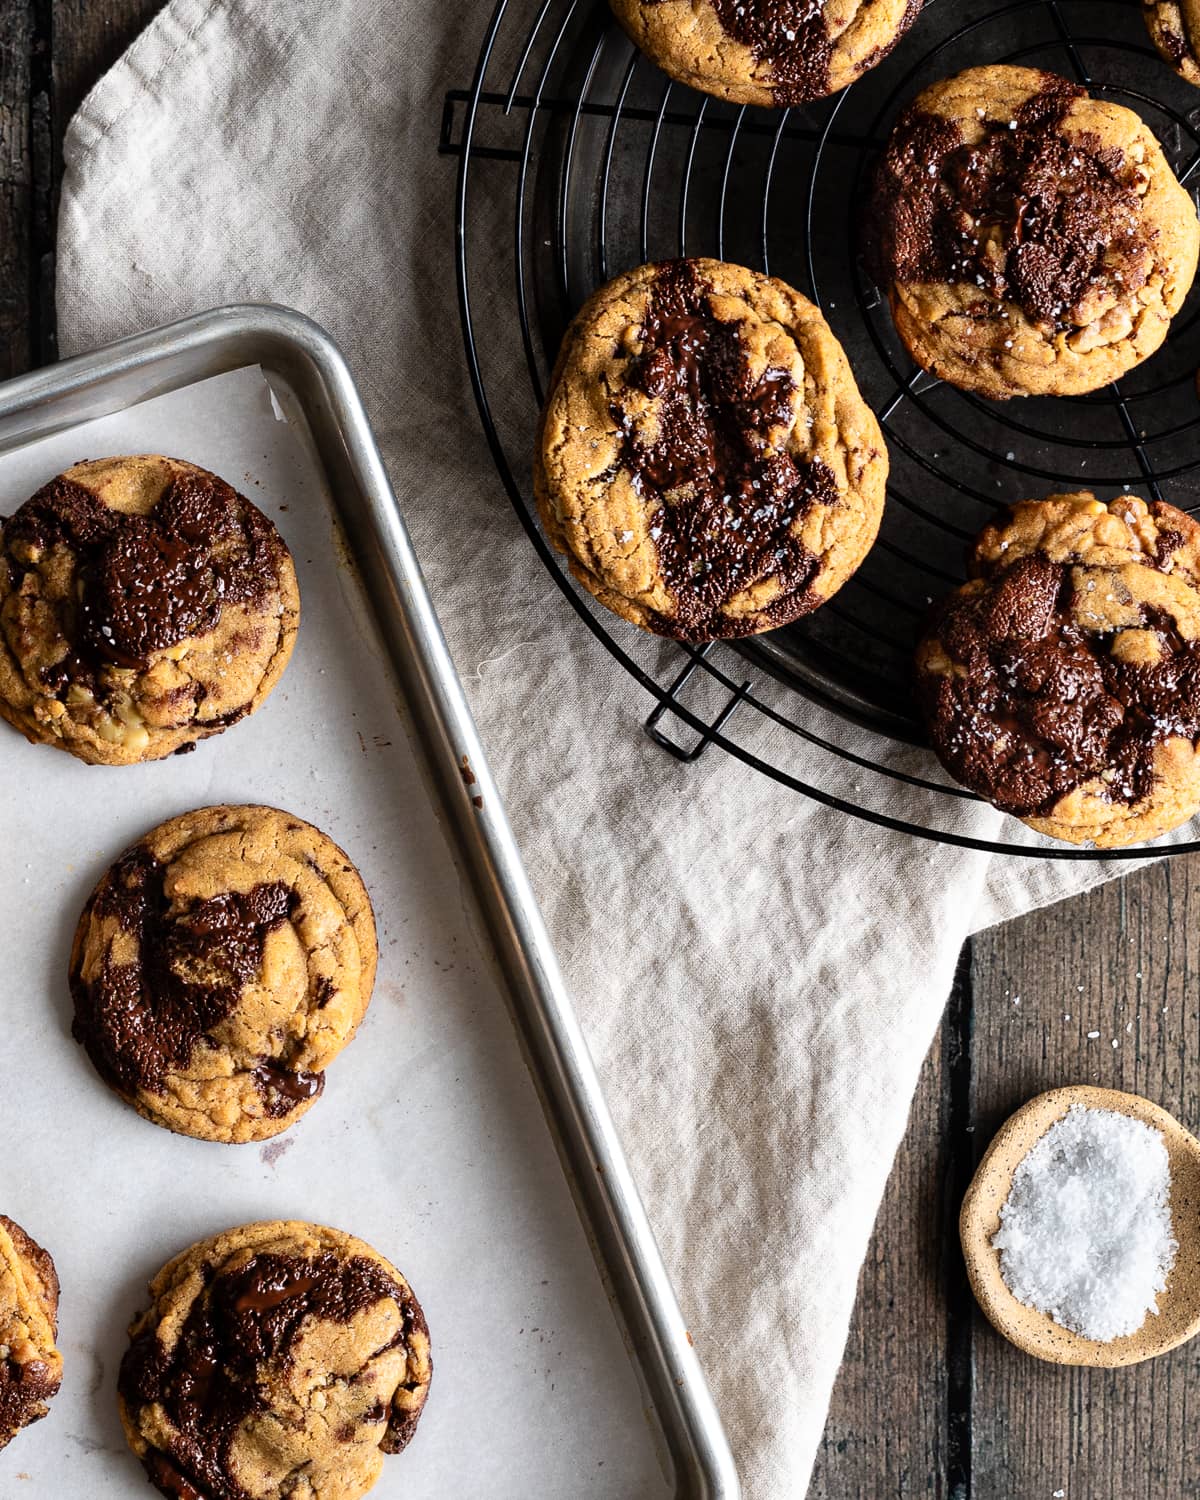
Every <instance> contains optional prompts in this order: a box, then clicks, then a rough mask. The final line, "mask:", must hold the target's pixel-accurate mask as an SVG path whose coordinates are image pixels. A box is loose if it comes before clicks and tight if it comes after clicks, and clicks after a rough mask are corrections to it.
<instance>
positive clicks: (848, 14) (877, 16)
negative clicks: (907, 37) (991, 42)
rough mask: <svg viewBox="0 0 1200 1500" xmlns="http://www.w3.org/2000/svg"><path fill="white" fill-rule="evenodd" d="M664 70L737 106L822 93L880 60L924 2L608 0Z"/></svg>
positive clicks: (786, 103) (791, 100) (788, 101)
mask: <svg viewBox="0 0 1200 1500" xmlns="http://www.w3.org/2000/svg"><path fill="white" fill-rule="evenodd" d="M611 3H612V8H613V11H614V12H615V14H616V17H617V19H618V20H619V21H620V22H621V25H622V26H623V27H624V28H625V30H626V31H627V32H628V33H629V35H630V37H631V38H632V39H633V41H634V42H636V43H637V45H638V47H640V48H641V50H642V51H643V52H644V53H645V54H646V55H647V57H650V58H652V59H653V61H654V62H656V63H657V64H658V66H659V67H660V68H662V70H663V71H664V72H665V73H668V74H669V75H670V76H671V77H672V78H674V79H676V80H677V81H678V82H680V83H684V84H687V85H688V87H689V88H694V89H699V90H700V92H701V93H705V94H713V95H714V96H715V97H716V98H718V99H728V100H730V101H732V102H733V103H734V104H760V105H767V106H770V105H778V106H780V107H781V108H786V107H788V106H790V105H794V104H804V103H806V102H807V101H809V100H812V99H823V98H825V96H826V95H827V94H835V93H837V92H838V91H839V90H840V89H844V88H845V87H846V86H847V85H848V84H851V83H853V82H854V80H855V79H856V78H861V76H862V75H863V74H864V73H865V72H866V71H867V70H868V68H873V67H874V66H875V65H876V63H878V62H881V61H882V60H883V59H884V58H885V57H886V56H887V55H888V53H889V52H890V51H891V50H892V48H893V47H894V46H895V45H896V43H897V42H898V41H899V40H900V38H901V37H902V36H903V35H904V33H905V32H906V31H907V30H908V28H909V27H910V26H911V25H912V24H913V22H914V21H915V20H916V18H917V16H918V15H919V14H920V12H921V5H922V0H824V3H817V0H611Z"/></svg>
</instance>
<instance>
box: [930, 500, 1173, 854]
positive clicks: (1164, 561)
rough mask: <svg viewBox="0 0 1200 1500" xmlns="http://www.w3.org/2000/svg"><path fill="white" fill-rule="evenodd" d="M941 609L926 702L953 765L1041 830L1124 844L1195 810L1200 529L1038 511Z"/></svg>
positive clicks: (1142, 511)
mask: <svg viewBox="0 0 1200 1500" xmlns="http://www.w3.org/2000/svg"><path fill="white" fill-rule="evenodd" d="M971 573H972V574H973V576H972V578H971V580H970V581H969V582H968V583H966V584H964V585H963V587H962V588H960V589H958V590H957V592H955V593H953V594H951V595H950V597H949V598H948V599H945V600H943V601H942V603H941V604H939V605H938V606H937V607H936V608H935V609H934V610H933V612H932V615H931V618H930V622H929V627H928V631H927V634H926V637H925V639H924V640H923V641H922V643H921V645H920V647H919V649H918V652H917V689H918V696H919V699H920V702H921V706H922V708H923V710H924V714H925V718H926V721H927V723H928V726H929V734H930V739H931V741H932V743H933V747H934V749H935V750H936V751H937V753H938V756H939V757H940V759H941V760H942V763H943V764H944V765H945V767H946V769H947V770H948V771H949V772H950V773H951V775H953V776H954V777H955V778H957V780H959V781H961V782H962V783H963V784H964V785H966V786H968V787H970V788H971V790H972V791H974V792H977V793H978V794H979V795H980V796H981V797H985V798H987V800H988V801H989V802H992V803H994V804H995V805H996V806H997V807H999V808H1002V809H1003V810H1004V811H1005V812H1010V813H1013V814H1015V815H1016V816H1017V817H1019V818H1021V819H1022V820H1023V821H1024V822H1026V823H1028V825H1029V826H1030V827H1031V828H1034V829H1036V830H1037V831H1038V832H1039V833H1044V834H1049V835H1050V836H1051V837H1052V838H1057V839H1063V840H1066V841H1067V842H1070V843H1087V842H1090V843H1093V844H1095V845H1097V846H1098V847H1100V848H1112V847H1119V846H1121V845H1125V844H1132V843H1138V842H1141V841H1142V840H1145V839H1152V838H1156V837H1157V836H1158V835H1159V834H1162V833H1166V832H1167V831H1168V830H1170V829H1172V828H1176V827H1178V825H1179V824H1180V823H1184V822H1186V821H1187V820H1188V819H1189V818H1191V817H1192V816H1193V815H1194V814H1195V813H1196V812H1197V810H1200V526H1198V525H1197V523H1196V522H1195V521H1193V520H1192V519H1191V517H1190V516H1187V515H1185V514H1184V513H1183V512H1182V511H1179V510H1176V509H1175V507H1174V506H1171V505H1165V504H1163V503H1162V502H1161V501H1156V502H1153V503H1151V504H1149V505H1148V504H1146V502H1145V501H1143V500H1140V499H1137V498H1136V497H1133V496H1128V495H1127V496H1124V497H1122V498H1121V499H1120V500H1113V501H1111V502H1110V503H1109V504H1107V505H1106V504H1104V502H1103V501H1100V500H1097V499H1096V498H1095V496H1093V495H1090V494H1086V493H1080V494H1074V495H1052V496H1050V497H1049V499H1046V500H1027V501H1024V502H1022V503H1021V504H1019V505H1016V506H1014V507H1013V508H1012V510H1011V512H1010V513H1009V515H1008V516H1007V517H1006V518H1005V519H1004V520H1003V521H1001V522H1000V523H998V524H997V525H995V526H989V527H988V528H987V530H986V531H984V532H983V533H982V534H981V535H980V537H979V539H978V541H977V542H976V544H975V548H974V552H973V554H972V558H971Z"/></svg>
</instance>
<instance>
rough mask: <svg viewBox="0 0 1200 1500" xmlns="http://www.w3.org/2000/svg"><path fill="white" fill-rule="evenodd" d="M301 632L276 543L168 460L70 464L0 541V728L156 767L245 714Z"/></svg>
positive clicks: (198, 476)
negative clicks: (4, 723)
mask: <svg viewBox="0 0 1200 1500" xmlns="http://www.w3.org/2000/svg"><path fill="white" fill-rule="evenodd" d="M299 623H300V595H299V590H298V588H297V584H296V570H295V567H294V566H293V563H292V559H291V555H290V554H289V552H288V549H287V546H286V544H285V543H284V541H283V538H282V537H281V536H280V535H279V533H278V532H277V531H276V530H275V527H274V526H273V525H272V524H271V522H270V521H269V520H268V519H267V518H266V516H264V515H263V514H262V512H261V511H260V510H258V508H257V507H256V506H254V505H252V504H251V503H250V501H249V500H247V499H246V498H245V497H244V496H242V495H239V494H238V493H237V491H236V490H234V489H233V488H232V487H231V486H230V485H228V484H226V483H225V481H224V480H223V479H219V478H218V477H217V476H216V475H215V474H210V473H208V471H207V470H205V469H199V468H196V467H195V465H193V464H188V463H184V462H182V461H181V460H179V459H173V458H165V457H162V456H161V455H156V454H146V455H141V456H137V457H129V458H105V459H95V460H91V461H89V462H87V463H80V464H76V465H75V466H74V467H73V468H70V469H67V470H66V472H65V473H63V474H60V475H59V476H58V477H57V478H56V479H52V480H51V481H50V483H49V484H46V485H43V487H42V488H41V489H40V490H38V492H37V493H36V494H35V495H33V496H32V497H31V498H30V499H29V500H27V501H26V502H25V504H24V505H22V506H21V507H20V509H19V510H17V511H16V513H15V514H14V515H12V516H10V517H9V519H8V520H7V521H5V522H4V523H3V530H2V531H0V714H2V715H3V716H4V718H6V719H7V720H8V721H9V722H10V723H11V724H13V725H15V726H16V728H18V729H20V730H21V731H22V733H23V734H24V735H25V736H26V738H27V739H29V740H32V741H33V742H34V743H40V744H46V745H57V746H59V747H60V748H61V749H64V750H69V751H70V752H71V754H72V755H76V756H78V757H79V759H80V760H84V761H88V762H91V763H93V764H97V765H130V764H133V763H135V762H138V761H146V760H158V759H161V757H163V756H165V755H171V754H173V753H175V752H176V751H180V750H188V749H190V748H192V747H193V746H194V745H195V743H196V742H197V741H198V740H201V739H205V738H207V737H208V736H209V735H213V734H219V733H220V732H221V730H223V729H226V728H228V727H229V725H231V724H234V723H236V722H237V721H238V720H239V719H241V718H244V717H245V716H246V715H247V714H250V713H253V712H254V710H255V709H256V708H258V707H259V705H260V704H262V703H263V701H264V700H265V699H266V697H267V695H268V694H269V693H270V691H271V689H272V688H273V687H274V686H275V684H276V682H278V680H279V678H280V676H281V675H282V673H283V669H284V667H285V666H286V665H287V661H288V658H289V656H290V655H291V651H292V646H293V644H294V642H295V639H296V631H297V629H298V628H299Z"/></svg>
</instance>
